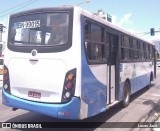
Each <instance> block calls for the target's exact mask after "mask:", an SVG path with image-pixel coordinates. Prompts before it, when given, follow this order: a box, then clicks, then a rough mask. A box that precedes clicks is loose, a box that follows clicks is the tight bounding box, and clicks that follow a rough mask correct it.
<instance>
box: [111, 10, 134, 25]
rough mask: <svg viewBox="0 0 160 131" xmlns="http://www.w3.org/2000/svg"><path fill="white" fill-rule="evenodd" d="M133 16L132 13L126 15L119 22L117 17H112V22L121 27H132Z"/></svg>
mask: <svg viewBox="0 0 160 131" xmlns="http://www.w3.org/2000/svg"><path fill="white" fill-rule="evenodd" d="M131 16H132V13H127V14H124V15H123V17H122V18H121V19H120V20H119V21H118V20H117V16H114V15H113V16H112V22H113V23H114V24H116V25H118V26H120V27H122V26H124V25H131V24H133V21H132V20H131V19H130V18H131Z"/></svg>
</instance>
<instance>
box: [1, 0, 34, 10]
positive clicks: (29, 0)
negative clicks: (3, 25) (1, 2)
mask: <svg viewBox="0 0 160 131" xmlns="http://www.w3.org/2000/svg"><path fill="white" fill-rule="evenodd" d="M31 1H32V0H28V1H26V2H23V3H21V4H19V5H16V6H13V7H11V8H9V9H6V10H3V11H0V13H5V12H8V11H10V10H13V9H14V8H17V7H19V6H22V5H24V4H26V3H28V2H29V3H30V2H31Z"/></svg>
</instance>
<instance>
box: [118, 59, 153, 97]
mask: <svg viewBox="0 0 160 131" xmlns="http://www.w3.org/2000/svg"><path fill="white" fill-rule="evenodd" d="M151 71H152V72H153V65H152V62H145V63H144V62H143V63H140V62H139V63H121V64H120V80H121V82H120V96H119V100H122V95H123V86H124V82H125V80H126V79H129V80H130V86H131V94H134V93H135V92H137V91H139V90H140V89H142V88H144V87H145V86H147V85H149V84H150V75H151V74H150V73H151Z"/></svg>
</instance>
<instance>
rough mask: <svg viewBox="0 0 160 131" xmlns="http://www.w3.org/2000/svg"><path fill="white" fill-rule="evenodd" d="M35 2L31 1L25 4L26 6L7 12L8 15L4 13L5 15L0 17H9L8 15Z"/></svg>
mask: <svg viewBox="0 0 160 131" xmlns="http://www.w3.org/2000/svg"><path fill="white" fill-rule="evenodd" d="M36 1H37V0H33V1H32V0H31V2H30V3H28V2H26V3H28V4H25V5H24V6H21V7H20V8H17V9H15V10H13V11H11V12H9V13H6V14H4V15H1V16H0V17H4V16H6V15H9V14H11V13H14V12H16V11H18V10H20V9H22V8H24V7H26V6H29V5H31V4H33V3H34V2H36Z"/></svg>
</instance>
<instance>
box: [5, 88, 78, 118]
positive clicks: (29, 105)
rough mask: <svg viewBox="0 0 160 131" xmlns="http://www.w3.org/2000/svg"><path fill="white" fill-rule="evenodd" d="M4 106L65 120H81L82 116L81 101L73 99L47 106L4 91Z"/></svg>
mask: <svg viewBox="0 0 160 131" xmlns="http://www.w3.org/2000/svg"><path fill="white" fill-rule="evenodd" d="M2 95H3V104H4V105H7V106H11V107H15V108H20V109H24V110H29V111H33V112H38V113H41V114H45V115H48V116H52V117H56V118H63V119H79V118H80V116H79V114H80V99H79V98H77V97H73V99H72V100H71V101H70V102H68V103H65V104H47V103H39V102H34V101H28V100H24V99H21V98H18V97H15V96H12V95H9V94H8V93H6V92H5V91H4V89H2Z"/></svg>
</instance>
